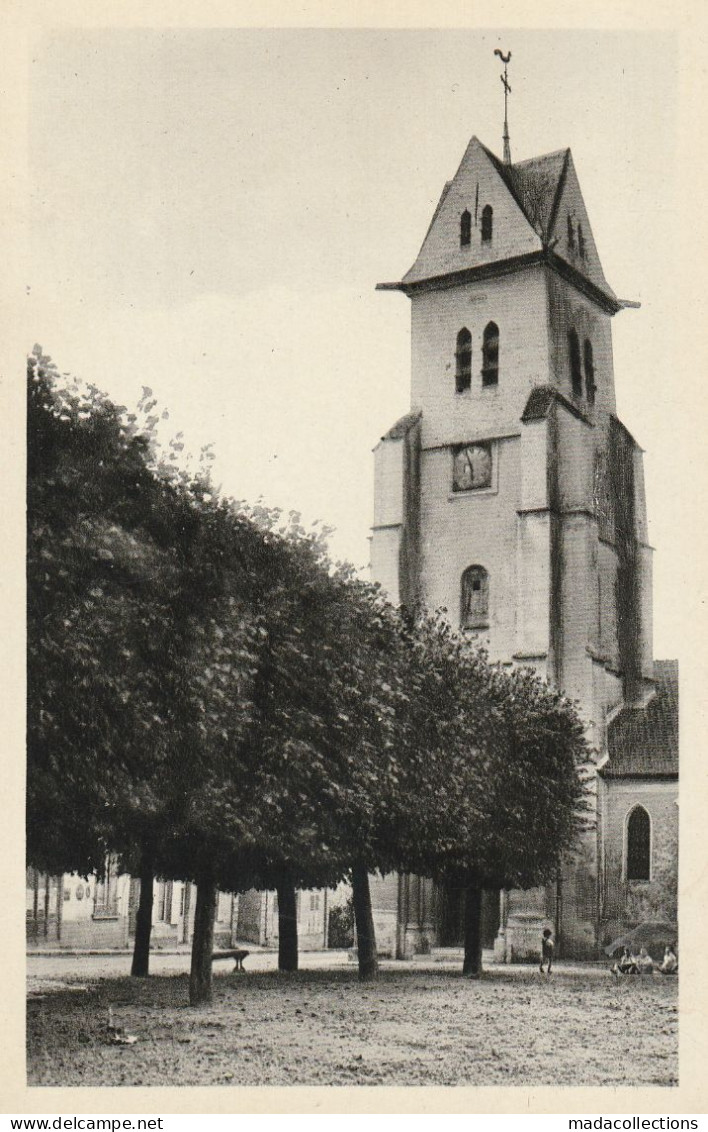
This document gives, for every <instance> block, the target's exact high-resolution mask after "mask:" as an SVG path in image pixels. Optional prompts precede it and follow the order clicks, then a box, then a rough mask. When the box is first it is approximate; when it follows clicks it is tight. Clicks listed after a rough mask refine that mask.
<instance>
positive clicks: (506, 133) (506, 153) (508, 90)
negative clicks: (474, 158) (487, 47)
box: [494, 47, 511, 165]
mask: <svg viewBox="0 0 708 1132" xmlns="http://www.w3.org/2000/svg"><path fill="white" fill-rule="evenodd" d="M494 54H495V55H498V56H499V58H500V59H501V61H502V63H503V64H504V74H503V75H500V76H499V77H500V79H501V81H502V86H503V87H504V164H505V165H511V146H510V145H509V122H508V118H507V103H508V100H509V95H510V94H511V87H510V86H509V82H508V79H507V76H506V68H507V64H508V62H509V60H510V59H511V51H509V52H508V53H507V54H506V55H503V54H502V53H501V51H500V50H499V48H498V47H496V48H495V49H494Z"/></svg>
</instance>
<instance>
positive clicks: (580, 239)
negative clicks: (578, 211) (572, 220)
mask: <svg viewBox="0 0 708 1132" xmlns="http://www.w3.org/2000/svg"><path fill="white" fill-rule="evenodd" d="M578 251H579V252H580V258H581V259H585V237H584V236H583V226H582V224H578Z"/></svg>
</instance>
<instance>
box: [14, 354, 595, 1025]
mask: <svg viewBox="0 0 708 1132" xmlns="http://www.w3.org/2000/svg"><path fill="white" fill-rule="evenodd" d="M154 407H155V405H154V402H153V401H152V400H151V399H150V394H149V391H146V397H145V398H144V401H143V403H142V406H141V410H142V420H141V422H140V424H139V422H138V419H137V418H136V417H135V416H131V415H129V414H127V413H126V412H125V410H123V409H122V408H120V407H116V406H115V405H114V404H112V402H111V401H110V400H109V399H108V398H106V397H105V396H104V395H102V394H101V393H100V392H99V390H98V389H96V388H95V387H89V388H88V389H80V388H78V386H76V385H73V386H72V385H69V384H67V383H65V382H62V380H61V379H60V377H59V375H58V373H57V372H56V370H55V368H54V367H53V365H52V363H51V361H50V359H48V358H47V357H45V356H43V355H42V353H41V351H40V350H39V349H38V348H36V349H35V352H34V353H33V355H32V356H31V358H30V360H29V367H28V789H27V805H28V820H27V829H28V860H29V862H31V863H33V864H35V865H37V866H38V867H41V868H43V869H45V870H48V871H55V872H58V871H77V872H80V873H84V874H86V873H88V872H90V871H94V870H96V871H99V872H100V870H101V869H102V867H103V862H104V861H105V857H106V853H107V852H111V853H114V854H117V855H118V856H119V858H120V860H121V862H122V864H123V866H124V867H125V868H126V869H127V870H129V871H131V872H133V873H134V874H136V875H138V876H139V877H140V880H141V898H140V907H139V910H138V918H137V926H136V941H135V953H134V959H133V973H134V974H140V975H144V974H147V972H148V956H149V942H150V926H151V922H152V906H151V901H152V889H153V883H152V882H153V878H154V877H155V876H161V877H165V878H174V879H184V880H189V881H193V882H195V883H196V885H197V905H196V911H195V926H194V943H193V952H192V970H191V977H190V1000H191V1002H192V1003H197V1002H200V1001H204V1000H206V999H208V998H209V997H210V994H211V958H212V945H213V922H214V903H215V896H216V892H217V891H218V890H219V889H222V890H225V891H232V892H239V891H244V890H245V889H247V888H251V887H257V888H259V887H260V888H264V887H268V888H275V889H277V891H278V896H279V901H278V904H279V914H280V965H281V967H282V968H284V969H286V970H287V969H289V970H292V969H294V968H295V967H296V966H297V936H296V919H295V889H296V888H311V887H321V886H325V885H333V884H335V883H337V882H338V881H340V880H342V879H348V880H350V881H351V883H352V886H353V896H354V913H355V922H356V933H357V943H358V953H359V970H360V975H361V977H363V978H369V977H373V976H374V975H375V974H376V969H377V960H376V945H375V937H374V929H373V921H372V915H371V902H370V898H369V881H368V878H369V875H370V874H371V873H374V872H377V871H380V872H384V873H385V872H390V871H393V870H402V871H410V872H417V873H419V874H421V875H424V876H432V877H436V878H441V879H442V878H448V879H455V880H456V882H457V883H458V884H462V885H463V886H464V887H465V888H466V891H467V909H468V911H467V933H466V953H465V970H466V972H468V973H471V974H474V973H478V972H479V970H480V962H481V950H480V947H481V944H480V940H481V934H480V924H479V919H480V911H481V895H482V890H483V888H485V887H494V888H499V887H509V886H515V887H526V886H529V885H533V884H538V883H543V882H544V881H548V880H551V879H553V877H554V876H555V873H556V870H557V868H558V863H559V858H560V856H561V854H562V853H563V852H564V851H565V850H567V849H568V848H569V847H570V846H571V845H572V844H573V842H574V840H575V839H576V836H577V832H578V827H579V823H580V822H581V821H582V809H583V777H582V772H581V767H582V765H583V763H584V762H585V761H586V759H587V751H586V748H585V743H584V739H583V730H582V726H581V724H580V722H579V720H578V718H577V716H576V714H575V711H574V709H573V707H572V705H570V704H569V703H568V702H567V701H565V700H564V699H562V698H561V697H560V696H559V695H558V694H556V693H555V692H554V691H553V690H551V689H550V688H549V687H548V686H547V685H545V684H544V683H542V682H540V681H539V680H537V679H536V678H535V677H534V676H533V675H532V674H531V673H529V672H527V671H509V670H505V669H502V668H500V667H498V666H491V665H489V664H488V663H487V661H486V658H485V657H484V655H482V654H481V653H479V652H477V651H474V650H473V649H471V648H470V647H469V646H468V645H467V644H466V643H465V642H464V641H463V640H461V639H459V638H458V637H457V636H456V635H455V634H454V633H453V632H452V631H451V630H450V628H449V626H448V625H447V624H446V623H445V622H444V620H442V619H440V618H435V617H429V616H426V615H425V614H424V613H422V612H421V611H414V610H397V609H394V608H393V607H392V606H391V605H390V604H388V603H387V602H386V601H385V600H384V598H383V596H382V595H381V593H380V592H379V591H378V589H377V588H376V587H373V586H371V585H369V584H367V583H365V582H363V581H361V580H360V579H358V578H357V577H355V576H354V574H353V572H352V570H351V569H350V568H348V567H346V566H342V565H336V566H333V565H332V564H331V563H330V561H329V560H328V558H327V554H326V545H325V535H326V532H324V531H322V530H321V529H320V528H319V527H313V528H312V529H310V530H309V531H306V530H304V529H303V528H302V527H301V526H300V525H299V521H298V517H297V516H294V515H293V516H290V518H289V519H288V520H287V521H285V522H283V521H282V518H281V516H280V514H279V513H278V512H274V511H269V510H267V509H265V508H248V507H246V506H244V505H239V504H236V503H234V502H233V501H230V500H227V499H224V498H220V497H219V496H218V495H217V494H215V493H214V492H213V490H212V488H211V485H210V483H209V481H208V477H205V476H202V475H199V474H196V475H188V474H187V473H186V472H184V471H180V470H179V455H178V451H177V450H178V449H179V447H180V446H179V443H177V444H175V445H174V447H173V450H172V452H171V453H168V454H167V456H165V455H164V454H163V455H162V456H160V455H159V451H158V449H157V448H156V445H155V443H154V428H155V425H156V417H155V416H154Z"/></svg>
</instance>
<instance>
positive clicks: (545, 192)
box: [485, 146, 570, 241]
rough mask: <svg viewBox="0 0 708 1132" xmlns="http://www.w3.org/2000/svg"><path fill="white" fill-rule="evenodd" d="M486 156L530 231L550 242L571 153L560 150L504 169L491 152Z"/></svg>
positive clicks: (566, 150)
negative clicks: (503, 182) (514, 201)
mask: <svg viewBox="0 0 708 1132" xmlns="http://www.w3.org/2000/svg"><path fill="white" fill-rule="evenodd" d="M485 149H486V146H485ZM487 153H489V156H490V158H491V159H492V161H493V162H494V164H495V166H496V168H497V170H498V172H499V174H500V176H502V177H503V178H504V180H505V181H506V183H507V185H508V186H509V190H510V191H511V193H512V195H513V196H514V197H515V199H516V200H517V202H518V204H519V207H520V208H521V210H522V212H523V213H524V216H525V217H526V219H527V220H528V222H529V224H530V225H531V227H532V228H534V229H535V231H536V232H538V234H539V236H540V237H541V238H542V239H543V240H544V241H547V240H548V239H550V235H551V231H552V228H553V224H554V221H555V219H556V214H557V211H558V202H559V199H560V193H561V188H562V186H563V181H564V179H565V175H566V170H567V168H568V163H569V161H570V150H569V149H558V150H556V151H555V153H546V154H544V155H543V156H542V157H531V158H529V159H528V161H517V163H516V164H515V165H505V164H504V162H503V161H500V160H499V158H498V157H497V156H496V155H495V154H493V153H492V152H491V151H490V150H487Z"/></svg>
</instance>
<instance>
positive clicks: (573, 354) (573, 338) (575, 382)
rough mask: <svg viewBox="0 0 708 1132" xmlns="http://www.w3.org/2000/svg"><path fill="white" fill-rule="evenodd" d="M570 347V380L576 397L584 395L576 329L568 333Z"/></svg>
mask: <svg viewBox="0 0 708 1132" xmlns="http://www.w3.org/2000/svg"><path fill="white" fill-rule="evenodd" d="M568 348H569V350H570V380H571V383H572V386H573V393H574V394H575V396H576V397H582V395H583V371H582V367H581V364H580V342H579V340H578V335H577V334H576V333H575V331H574V330H571V331H570V333H569V334H568Z"/></svg>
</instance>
